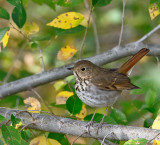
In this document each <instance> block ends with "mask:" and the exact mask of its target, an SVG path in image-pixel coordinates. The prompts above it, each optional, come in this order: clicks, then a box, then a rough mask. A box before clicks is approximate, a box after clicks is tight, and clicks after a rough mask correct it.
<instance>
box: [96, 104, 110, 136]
mask: <svg viewBox="0 0 160 145" xmlns="http://www.w3.org/2000/svg"><path fill="white" fill-rule="evenodd" d="M107 111H108V106H107V108H106V111H105V112H104V115H103V117H102V120H101V122H100V124H99V125H98V129H97V134H98V130H99V129H100V128H101V127H102V125H103V121H104V117H105V116H106V113H107Z"/></svg>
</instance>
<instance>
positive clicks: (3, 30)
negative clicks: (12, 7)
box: [0, 27, 9, 41]
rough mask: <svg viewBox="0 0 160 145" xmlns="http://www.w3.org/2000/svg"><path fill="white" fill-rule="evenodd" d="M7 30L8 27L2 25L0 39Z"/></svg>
mask: <svg viewBox="0 0 160 145" xmlns="http://www.w3.org/2000/svg"><path fill="white" fill-rule="evenodd" d="M8 30H9V27H4V28H1V29H0V41H1V40H2V38H3V37H4V35H5V33H6V32H7V31H8Z"/></svg>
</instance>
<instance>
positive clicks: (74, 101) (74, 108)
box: [66, 96, 82, 115]
mask: <svg viewBox="0 0 160 145" xmlns="http://www.w3.org/2000/svg"><path fill="white" fill-rule="evenodd" d="M66 107H67V109H68V111H69V112H70V113H71V114H73V115H75V114H78V113H79V112H80V111H81V109H82V101H81V100H80V99H79V98H78V97H77V96H71V97H69V98H68V99H67V101H66Z"/></svg>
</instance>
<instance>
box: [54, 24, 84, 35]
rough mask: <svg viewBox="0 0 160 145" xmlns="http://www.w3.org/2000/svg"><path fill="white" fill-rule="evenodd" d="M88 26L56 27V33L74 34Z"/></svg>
mask: <svg viewBox="0 0 160 145" xmlns="http://www.w3.org/2000/svg"><path fill="white" fill-rule="evenodd" d="M85 29H86V28H85V27H84V26H81V25H79V26H77V27H75V28H72V29H60V28H55V30H56V35H62V34H72V33H78V32H80V31H84V30H85Z"/></svg>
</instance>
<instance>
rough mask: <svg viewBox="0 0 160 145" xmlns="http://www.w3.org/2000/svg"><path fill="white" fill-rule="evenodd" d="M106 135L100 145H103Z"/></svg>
mask: <svg viewBox="0 0 160 145" xmlns="http://www.w3.org/2000/svg"><path fill="white" fill-rule="evenodd" d="M108 135H109V134H107V135H105V137H104V138H103V140H102V142H101V145H103V144H104V141H105V139H106V137H107V136H108Z"/></svg>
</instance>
